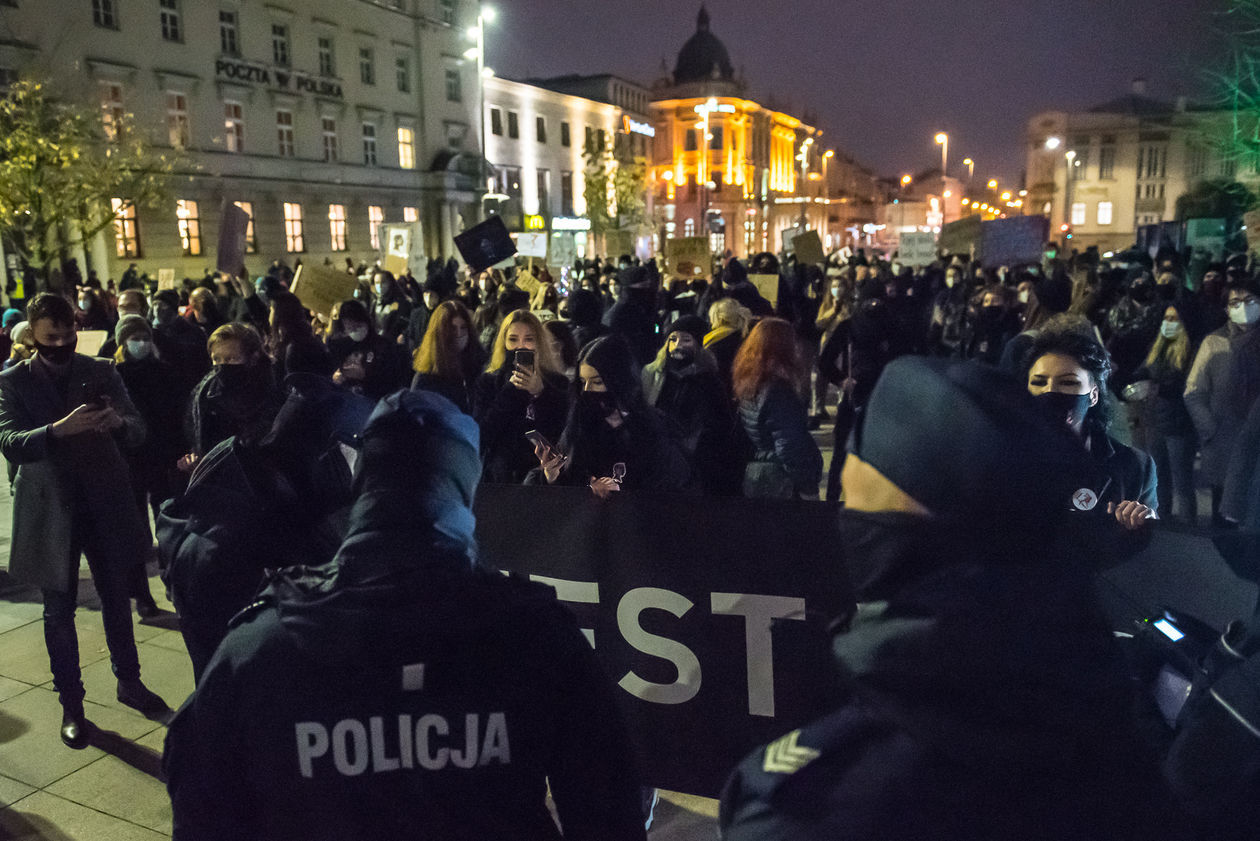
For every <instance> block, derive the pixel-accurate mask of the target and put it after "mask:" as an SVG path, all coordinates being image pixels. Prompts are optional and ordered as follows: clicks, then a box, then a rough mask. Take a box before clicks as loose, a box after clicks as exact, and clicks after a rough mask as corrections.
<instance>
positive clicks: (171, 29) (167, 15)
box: [158, 0, 184, 41]
mask: <svg viewBox="0 0 1260 841" xmlns="http://www.w3.org/2000/svg"><path fill="white" fill-rule="evenodd" d="M158 16H159V19H160V21H161V24H162V37H163V38H164V39H165V40H167V41H183V40H184V33H183V30H182V29H181V27H180V23H179V0H158Z"/></svg>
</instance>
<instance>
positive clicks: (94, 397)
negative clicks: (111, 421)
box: [83, 383, 109, 409]
mask: <svg viewBox="0 0 1260 841" xmlns="http://www.w3.org/2000/svg"><path fill="white" fill-rule="evenodd" d="M83 402H84V404H86V405H87V406H89V407H91V408H93V409H104V408H105V407H106V406H107V405H109V397H108V396H107V395H106V394H105V393H104V391H102V390H101V388H100V386H94V385H91V384H89V383H83Z"/></svg>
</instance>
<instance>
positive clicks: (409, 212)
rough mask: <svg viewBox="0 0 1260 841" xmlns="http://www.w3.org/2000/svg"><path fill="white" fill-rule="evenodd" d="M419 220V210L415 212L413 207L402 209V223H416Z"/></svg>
mask: <svg viewBox="0 0 1260 841" xmlns="http://www.w3.org/2000/svg"><path fill="white" fill-rule="evenodd" d="M419 219H420V211H419V210H417V209H416V208H414V207H404V208H403V221H404V222H415V221H417V220H419Z"/></svg>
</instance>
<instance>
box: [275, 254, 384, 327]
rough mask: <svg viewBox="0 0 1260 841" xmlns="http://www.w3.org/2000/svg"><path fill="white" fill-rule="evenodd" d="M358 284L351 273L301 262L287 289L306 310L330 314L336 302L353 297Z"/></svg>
mask: <svg viewBox="0 0 1260 841" xmlns="http://www.w3.org/2000/svg"><path fill="white" fill-rule="evenodd" d="M404 268H405V267H404ZM358 286H359V281H358V279H357V278H355V277H354V276H353V275H348V274H346V273H345V272H341V271H337V270H336V269H333V268H329V267H327V266H309V265H307V264H306V263H303V264H302V265H300V266H298V270H297V274H296V275H294V276H293V283H292V284H290V286H289V289H290V291H292V292H293V294H294V295H297V296H298V300H299V301H301V302H302V306H304V307H306V308H307V309H308V310H311V311H312V312H317V313H320V314H321V315H331V314H332V311H333V309H334V308H335V307H336V306H337V305H338V304H340V303H341V302H342V301H348V300H350V299H351V298H353V297H354V292H355V289H357V288H358Z"/></svg>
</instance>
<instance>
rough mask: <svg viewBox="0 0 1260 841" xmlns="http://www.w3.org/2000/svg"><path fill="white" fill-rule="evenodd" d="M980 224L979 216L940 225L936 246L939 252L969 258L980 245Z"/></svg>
mask: <svg viewBox="0 0 1260 841" xmlns="http://www.w3.org/2000/svg"><path fill="white" fill-rule="evenodd" d="M981 224H982V223H981V220H980V217H979V216H967V217H964V218H962V219H959V220H958V221H957V222H950V223H949V224H948V225H942V226H941V238H940V242H939V244H938V247H939V249H940V251H942V252H944V253H945V254H959V255H962V256H964V257H968V258H970V257H971V254H972V250H973V249H975V248H977V247H979V245H980V226H981Z"/></svg>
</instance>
